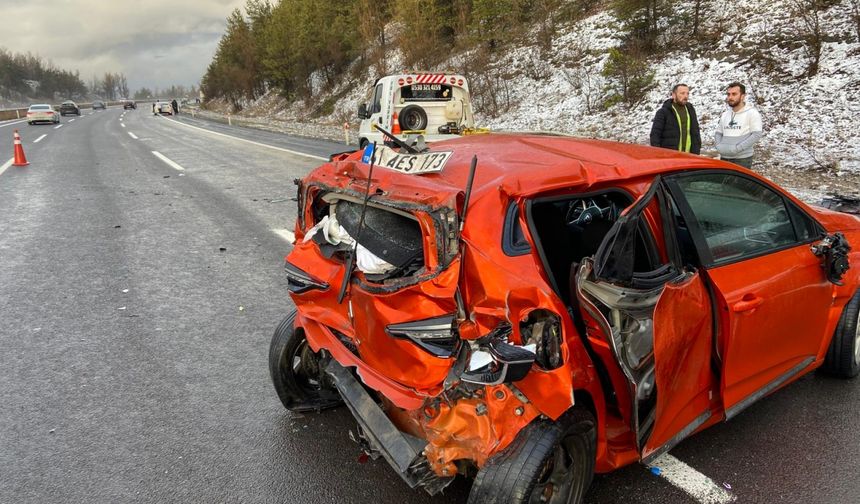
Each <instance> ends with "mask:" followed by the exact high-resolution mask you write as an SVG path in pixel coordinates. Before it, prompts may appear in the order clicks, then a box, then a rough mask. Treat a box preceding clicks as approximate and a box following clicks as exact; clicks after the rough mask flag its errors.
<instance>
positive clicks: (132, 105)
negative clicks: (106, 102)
mask: <svg viewBox="0 0 860 504" xmlns="http://www.w3.org/2000/svg"><path fill="white" fill-rule="evenodd" d="M122 108H123V110H128V109H136V108H137V103H136V102H135V101H134V100H128V99H126V100H123V101H122Z"/></svg>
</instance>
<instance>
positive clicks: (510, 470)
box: [468, 408, 597, 504]
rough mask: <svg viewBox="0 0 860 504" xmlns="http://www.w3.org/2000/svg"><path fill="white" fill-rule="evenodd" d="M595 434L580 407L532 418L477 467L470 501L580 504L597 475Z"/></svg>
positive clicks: (484, 503) (588, 415)
mask: <svg viewBox="0 0 860 504" xmlns="http://www.w3.org/2000/svg"><path fill="white" fill-rule="evenodd" d="M596 432H597V431H596V429H595V424H594V417H593V416H592V415H591V413H589V412H588V411H586V410H584V409H581V408H573V409H571V410H569V411H568V412H567V413H565V414H564V415H562V416H561V417H560V418H559V419H558V420H557V421H555V422H551V421H548V420H538V421H535V422H533V423H532V424H530V425H529V426H528V427H526V428H525V429H523V430H522V431H521V432H520V433H519V434H518V435H517V437H516V439H514V441H513V442H512V443H511V444H510V446H508V447H507V448H505V449H504V450H503V451H502V452H501V453H499V454H497V455H495V456H494V457H492V458H490V459H489V460H488V461H487V463H486V464H485V465H484V467H482V468H481V470H480V471H478V476H477V477H476V478H475V483H474V484H473V485H472V491H471V492H470V493H469V502H468V504H491V503H500V504H501V503H505V504H507V503H512V504H526V503H532V502H548V503H552V504H556V503H558V504H568V503H570V504H578V503H580V502H582V498H583V496H585V493H586V491H587V490H588V487H589V486H590V485H591V480H592V478H593V476H594V459H595V454H596V451H597V434H596Z"/></svg>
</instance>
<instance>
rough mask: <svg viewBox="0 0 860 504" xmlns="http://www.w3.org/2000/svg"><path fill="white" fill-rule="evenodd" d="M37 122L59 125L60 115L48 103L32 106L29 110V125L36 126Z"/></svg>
mask: <svg viewBox="0 0 860 504" xmlns="http://www.w3.org/2000/svg"><path fill="white" fill-rule="evenodd" d="M37 122H50V123H59V122H60V113H59V112H57V111H56V110H54V107H52V106H50V105H48V104H47V103H37V104H34V105H30V108H29V109H27V123H28V124H36V123H37Z"/></svg>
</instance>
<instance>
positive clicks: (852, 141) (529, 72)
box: [246, 0, 860, 199]
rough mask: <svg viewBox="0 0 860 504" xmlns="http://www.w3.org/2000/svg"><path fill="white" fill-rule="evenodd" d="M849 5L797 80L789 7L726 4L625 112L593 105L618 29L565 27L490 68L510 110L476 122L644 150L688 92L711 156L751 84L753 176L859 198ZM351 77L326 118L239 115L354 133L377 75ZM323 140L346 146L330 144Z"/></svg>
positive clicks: (831, 19)
mask: <svg viewBox="0 0 860 504" xmlns="http://www.w3.org/2000/svg"><path fill="white" fill-rule="evenodd" d="M849 2H850V0H841V2H839V3H835V4H833V5H832V6H831V7H829V8H827V9H826V10H824V11H823V12H821V14H820V22H821V31H822V33H823V34H824V40H825V42H824V43H823V46H822V51H821V60H820V65H819V71H818V73H817V74H816V75H814V76H813V77H806V75H805V70H806V62H807V57H806V55H805V54H804V51H803V47H802V44H799V43H797V42H798V41H797V40H796V39H797V37H798V32H799V25H798V23H800V22H802V20H801V19H799V18H798V17H797V16H793V15H792V14H791V12H792V7H793V5H794V4H793V2H792V0H775V1H767V0H725V1H724V2H722V3H721V4H720V5H719V6H718V7H716V8H717V9H719V12H716V13H712V14H713V15H720V16H724V18H725V22H724V23H723V32H722V33H721V34H720V36H718V37H717V39H718V41H716V42H715V44H714V46H713V47H712V48H711V49H710V50H707V51H701V52H702V54H698V55H692V54H687V53H686V52H684V51H680V50H678V51H669V52H668V53H667V54H666V55H665V56H664V57H662V58H661V59H660V60H657V61H651V62H650V64H651V69H652V70H653V71H654V74H655V75H654V77H655V85H654V87H653V88H651V90H650V91H649V92H648V94H647V96H646V97H645V98H644V99H643V100H641V101H640V102H638V103H637V104H636V105H635V106H633V107H629V108H628V107H627V106H626V105H624V104H619V105H615V106H612V107H610V108H608V109H604V108H603V107H600V106H599V104H600V103H602V102H603V101H604V100H605V96H604V95H605V87H606V84H607V82H606V79H605V77H603V76H602V74H601V70H602V68H603V66H604V63H605V60H606V58H607V57H608V56H607V52H608V49H609V48H611V47H615V46H618V44H619V43H620V40H619V39H618V35H617V34H618V33H619V32H618V29H617V20H616V19H615V18H614V17H613V16H612V15H611V14H609V13H607V12H600V13H598V14H595V15H593V16H590V17H588V18H586V19H584V20H582V21H580V22H578V23H575V24H573V25H570V26H565V27H562V28H561V29H560V30H559V33H558V36H557V38H556V40H555V42H554V44H553V47H552V50H551V51H550V52H549V54H550V56H549V57H546V56H545V59H542V57H541V53H542V52H541V51H539V50H537V49H536V48H535V47H532V46H528V45H523V46H520V47H515V48H513V49H511V50H506V51H505V52H504V53H503V55H502V56H500V58H499V59H497V60H496V61H494V63H493V64H494V65H496V66H498V67H499V68H505V69H506V73H507V74H509V75H514V76H515V77H514V78H512V79H510V80H509V81H508V83H507V85H506V93H507V94H506V100H507V102H508V103H509V104H510V108H509V110H507V112H505V113H503V114H501V115H499V116H498V117H488V116H487V115H486V114H482V113H481V110H477V114H478V117H479V120H480V121H479V122H480V123H481V125H484V126H489V127H490V128H492V129H494V130H543V131H557V132H564V133H569V134H573V135H578V136H588V137H596V138H606V139H613V140H621V141H626V142H636V143H647V139H648V132H649V131H650V125H651V119H652V117H653V115H654V112H655V111H656V109H657V107H658V106H659V104H660V103H661V102H662V101H663V100H665V99H666V98H667V97H668V95H669V91H670V89H671V87H672V85H673V84H675V83H679V82H684V83H686V84H688V85H689V86H690V88H691V99H690V102H691V103H692V104H693V105H695V106H696V108H697V111H698V114H699V118H700V122H701V125H702V136H703V150H704V151H705V152H704V153H705V154H707V153H708V152H707V151H708V149H709V148H710V147H711V146H712V144H713V132H714V128H715V126H716V121H717V118H718V117H719V115H720V113H721V112H722V110H724V108H725V104H724V102H723V99H724V96H725V85H726V84H727V83H728V82H731V81H735V80H737V81H740V82H743V83H745V84H746V85H747V91H748V101H750V102H752V103H753V104H755V106H756V107H758V108H759V110H760V112H761V114H762V117H763V119H764V122H765V135H764V137H763V140H762V141H761V143H760V144H759V146H758V150H757V157H756V165H755V169H757V170H759V171H761V172H763V173H765V174H766V175H768V176H770V177H771V178H774V179H776V180H777V181H778V182H781V183H784V184H788V185H789V186H792V187H793V189H794V190H795V191H796V192H798V193H799V194H801V195H803V196H806V197H807V199H815V198H816V197H817V194H820V193H826V192H839V193H842V194H854V195H858V194H860V43H858V42H857V34H856V32H855V28H854V25H853V22H854V21H853V20H852V19H851V7H850V4H849ZM792 37H793V38H794V39H795V43H791V41H792ZM780 41H781V43H780ZM786 41H787V42H788V43H785V42H786ZM768 44H770V46H768ZM751 51H758V53H759V54H764V55H766V57H767V58H768V61H771V62H774V63H772V64H771V68H769V70H768V72H765V71H763V70H760V68H761V67H762V65H754V64H751V63H750V57H749V54H750V53H751ZM543 54H544V55H546V54H547V52H546V51H543ZM468 56H469V55H462V54H461V55H454V56H452V58H451V59H450V60H449V61H446V62H445V63H443V64H441V65H439V67H438V69H450V68H454V69H456V68H459V67H460V65H458V63H460V62H461V61H462V58H467V57H468ZM398 60H399V55H398V54H397V53H392V54H391V56H390V59H389V62H388V66H389V68H399V61H398ZM774 65H775V68H774ZM427 70H436V69H427ZM348 74H351V75H355V74H363V75H362V77H361V78H359V79H356V80H347V79H344V80H343V81H342V82H340V83H338V84H337V85H336V86H335V87H334V88H333V89H322V86H319V89H317V93H316V96H315V100H314V101H315V103H317V104H319V103H322V102H325V101H329V102H333V112H332V113H331V114H328V115H325V116H323V117H317V118H314V119H310V118H309V116H310V114H308V109H309V107H308V106H307V104H305V103H304V102H302V101H295V102H292V103H288V102H286V101H285V100H283V99H280V98H277V97H275V96H273V95H269V96H267V97H264V98H263V99H262V100H260V102H259V103H257V104H252V105H251V106H250V107H248V108H247V109H246V113H247V114H249V115H258V116H260V115H262V116H267V117H266V119H269V120H271V119H282V120H284V121H285V122H288V123H292V124H295V123H296V122H299V123H304V122H309V121H312V122H315V123H317V124H318V125H319V126H322V125H323V124H332V125H336V126H333V127H334V128H339V127H340V125H341V124H342V123H343V121H344V120H348V121H350V122H351V123H352V127H353V131H355V129H356V127H357V124H356V114H355V110H356V107H357V105H358V104H359V103H360V102H361V101H363V99H364V98H365V96H364V95H365V93H366V91H367V90H368V89H369V87H370V85H371V83H372V81H373V79H374V78H375V77H377V75H376V74H375V72H374V70H373V69H365V71H363V72H362V71H358V72H349V73H348ZM473 87H474V83H473ZM261 119H262V117H261ZM319 126H318V127H319ZM329 136H336V137H338V138H343V136H342V134H340V135H337V134H336V133H333V134H332V135H329Z"/></svg>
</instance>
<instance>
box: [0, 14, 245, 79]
mask: <svg viewBox="0 0 860 504" xmlns="http://www.w3.org/2000/svg"><path fill="white" fill-rule="evenodd" d="M244 4H245V1H244V0H183V1H177V0H140V1H137V2H131V1H129V0H113V1H111V2H105V1H104V0H16V1H12V0H0V12H2V13H3V17H4V26H3V29H2V30H0V47H4V48H6V49H8V50H10V51H13V52H17V53H27V52H30V53H33V54H38V55H39V56H41V57H42V58H44V59H46V60H50V61H52V62H53V63H54V65H56V66H57V67H59V68H62V69H65V70H70V71H75V70H77V71H79V72H80V75H81V79H82V80H84V81H85V82H88V81H89V80H90V79H91V77H92V76H94V75H95V76H101V75H104V73H105V72H114V73H116V72H122V73H124V74H125V75H126V77H128V80H129V87H131V88H132V89H137V88H140V87H143V86H146V87H149V88H153V87H160V88H164V87H168V86H170V85H173V84H181V85H185V86H189V85H191V84H197V83H198V82H199V81H200V78H201V77H202V76H203V73H204V72H205V71H206V67H207V66H208V65H209V62H210V61H211V60H212V55H213V54H214V53H215V48H216V46H217V45H218V40H219V39H220V38H221V35H222V34H223V33H224V28H225V26H226V18H227V16H228V15H229V14H230V12H231V11H232V10H233V9H236V8H241V7H243V6H244ZM11 20H14V22H10V21H11Z"/></svg>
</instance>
